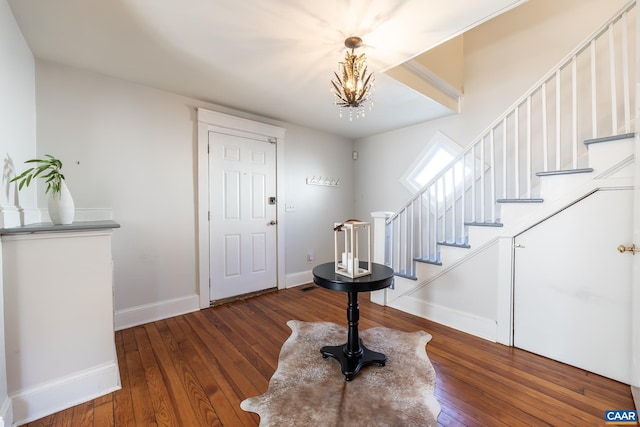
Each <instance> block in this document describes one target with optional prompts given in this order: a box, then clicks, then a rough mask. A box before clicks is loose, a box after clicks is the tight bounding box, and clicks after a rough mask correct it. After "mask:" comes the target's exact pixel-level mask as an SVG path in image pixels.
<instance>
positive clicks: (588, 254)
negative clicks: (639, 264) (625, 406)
mask: <svg viewBox="0 0 640 427" xmlns="http://www.w3.org/2000/svg"><path fill="white" fill-rule="evenodd" d="M633 193H634V192H633V190H632V189H630V188H627V189H612V190H607V191H604V190H601V191H596V192H595V193H593V194H591V195H590V196H588V197H586V198H585V199H583V200H581V201H579V202H578V203H576V204H574V205H573V206H570V207H569V208H567V209H566V210H564V211H562V212H560V213H558V214H556V215H554V216H553V217H551V218H549V219H547V220H546V221H544V222H542V223H541V224H538V225H537V226H535V227H533V228H531V229H530V230H528V231H526V232H524V233H522V234H521V235H519V236H518V237H517V238H516V240H515V243H516V245H515V247H516V248H515V266H514V267H515V268H514V271H515V285H514V345H515V346H516V347H519V348H522V349H525V350H529V351H531V352H533V353H537V354H541V355H543V356H546V357H549V358H552V359H555V360H558V361H561V362H564V363H567V364H569V365H573V366H577V367H580V368H583V369H585V370H587V371H590V372H594V373H596V374H600V375H603V376H605V377H608V378H612V379H615V380H618V381H621V382H624V383H627V384H629V383H630V382H631V371H632V369H631V355H632V352H631V341H632V340H631V337H632V334H631V331H632V325H631V318H632V312H631V296H632V286H633V285H632V265H633V262H634V258H636V257H638V255H635V256H633V255H631V254H629V253H620V252H619V250H618V246H619V245H620V244H621V243H623V242H626V241H629V239H630V238H631V231H632V224H633Z"/></svg>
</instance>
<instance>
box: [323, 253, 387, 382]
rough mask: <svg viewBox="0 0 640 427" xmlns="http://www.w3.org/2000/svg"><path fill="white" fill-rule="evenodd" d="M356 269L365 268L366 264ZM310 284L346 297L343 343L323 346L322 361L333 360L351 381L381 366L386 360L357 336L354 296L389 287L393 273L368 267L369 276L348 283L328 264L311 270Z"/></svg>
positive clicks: (374, 265)
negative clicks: (363, 371) (363, 370)
mask: <svg viewBox="0 0 640 427" xmlns="http://www.w3.org/2000/svg"><path fill="white" fill-rule="evenodd" d="M360 266H361V267H362V268H366V263H363V262H361V263H360ZM313 282H314V283H315V284H316V285H318V286H321V287H323V288H326V289H331V290H333V291H339V292H346V293H347V295H348V296H349V302H348V304H347V323H348V336H347V343H346V344H343V345H336V346H324V347H322V348H321V349H320V353H321V354H322V357H333V358H334V359H336V360H338V361H339V362H340V365H341V367H342V374H343V375H344V378H345V380H347V381H351V380H352V379H353V377H354V376H355V375H356V374H357V373H358V372H360V369H361V368H362V367H363V366H367V365H371V364H374V363H375V364H378V365H380V366H384V365H385V363H387V356H385V355H384V354H382V353H378V352H376V351H372V350H369V349H368V348H366V347H365V346H364V344H363V343H362V340H361V339H360V337H359V336H358V321H359V319H360V306H359V305H358V293H359V292H370V291H378V290H380V289H384V288H386V287H388V286H390V285H391V284H392V283H393V270H392V269H391V268H390V267H387V266H386V265H382V264H375V263H372V264H371V274H368V275H366V276H362V277H357V278H354V279H351V278H349V277H346V276H342V275H340V274H337V273H336V272H335V263H333V262H328V263H326V264H321V265H318V266H317V267H315V268H314V269H313Z"/></svg>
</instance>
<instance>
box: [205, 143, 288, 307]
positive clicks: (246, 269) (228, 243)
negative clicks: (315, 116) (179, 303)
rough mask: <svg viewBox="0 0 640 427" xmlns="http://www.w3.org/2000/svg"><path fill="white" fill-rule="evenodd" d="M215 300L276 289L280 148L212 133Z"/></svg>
mask: <svg viewBox="0 0 640 427" xmlns="http://www.w3.org/2000/svg"><path fill="white" fill-rule="evenodd" d="M209 171H210V177H209V179H210V185H209V188H210V195H209V197H210V199H209V211H210V218H211V219H210V221H211V223H210V227H209V229H210V233H211V235H210V254H211V260H210V264H209V265H210V278H211V284H210V289H209V294H210V299H211V300H212V301H214V300H220V299H224V298H229V297H233V296H237V295H242V294H247V293H251V292H256V291H260V290H263V289H268V288H274V287H276V286H277V275H276V259H277V257H276V227H277V224H276V200H275V196H276V145H275V144H274V143H270V142H269V141H268V140H267V139H266V138H260V137H257V136H256V137H253V136H252V135H242V134H237V135H228V134H223V133H217V132H210V133H209Z"/></svg>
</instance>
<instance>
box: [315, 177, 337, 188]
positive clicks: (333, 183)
mask: <svg viewBox="0 0 640 427" xmlns="http://www.w3.org/2000/svg"><path fill="white" fill-rule="evenodd" d="M339 184H340V179H335V178H331V179H329V178H328V177H327V178H323V177H321V176H319V177H316V176H312V177H311V178H309V177H307V185H323V186H325V187H337V186H338V185H339Z"/></svg>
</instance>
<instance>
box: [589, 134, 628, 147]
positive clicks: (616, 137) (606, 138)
mask: <svg viewBox="0 0 640 427" xmlns="http://www.w3.org/2000/svg"><path fill="white" fill-rule="evenodd" d="M635 136H636V134H635V133H634V132H630V133H622V134H620V135H611V136H604V137H602V138H592V139H586V140H585V141H584V144H585V145H589V144H597V143H600V142H609V141H618V140H620V139H629V138H635Z"/></svg>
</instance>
